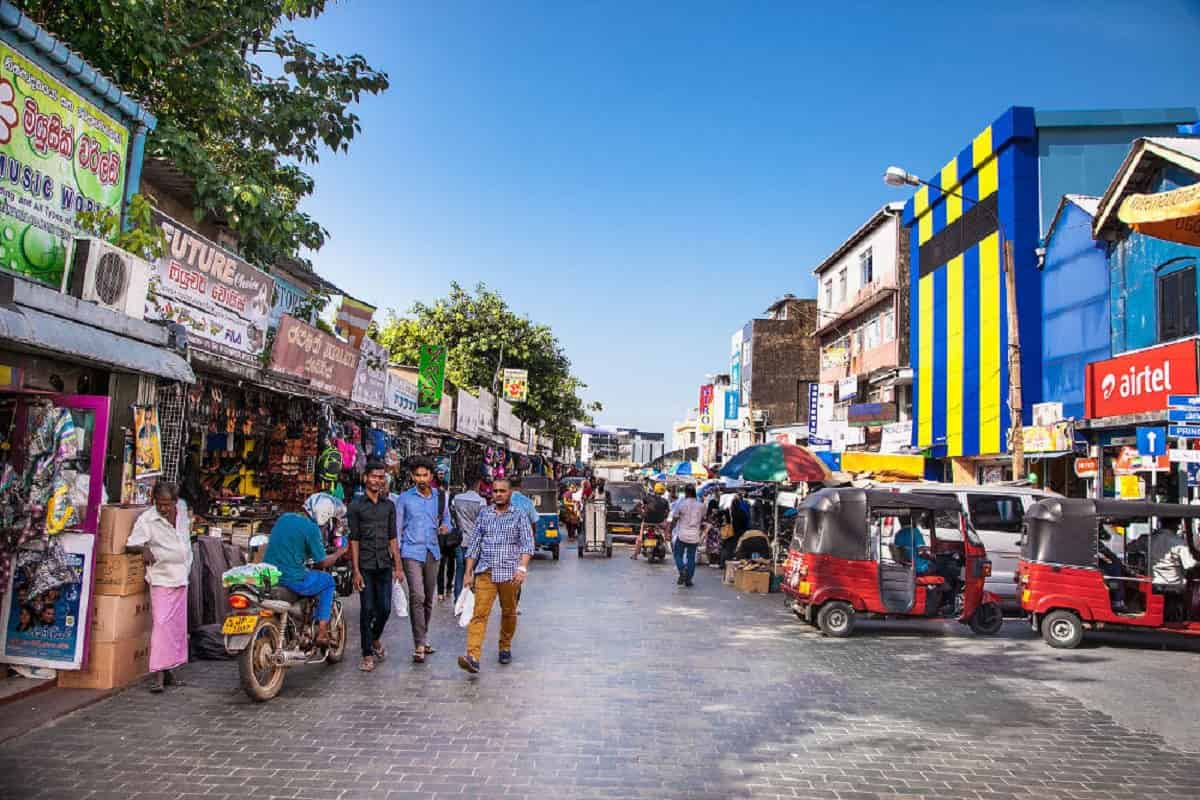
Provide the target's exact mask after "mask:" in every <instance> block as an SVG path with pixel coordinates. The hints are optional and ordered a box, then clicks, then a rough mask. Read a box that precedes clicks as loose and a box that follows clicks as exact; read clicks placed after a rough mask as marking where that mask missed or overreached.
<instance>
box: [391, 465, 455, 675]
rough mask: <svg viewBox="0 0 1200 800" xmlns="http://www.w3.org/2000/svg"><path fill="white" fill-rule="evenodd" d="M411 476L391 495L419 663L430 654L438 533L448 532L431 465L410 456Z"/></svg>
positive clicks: (414, 654) (437, 557)
mask: <svg viewBox="0 0 1200 800" xmlns="http://www.w3.org/2000/svg"><path fill="white" fill-rule="evenodd" d="M409 469H410V470H411V475H412V479H413V482H414V483H415V484H416V486H414V487H413V488H411V489H409V490H408V491H407V492H404V493H403V494H399V495H395V496H394V497H393V500H392V502H393V503H395V505H396V533H397V537H398V538H399V540H400V559H401V561H402V562H403V564H404V575H405V577H406V578H407V580H408V609H409V622H410V623H411V624H412V634H413V661H414V662H416V663H418V664H422V663H424V662H425V657H426V656H430V655H433V652H434V650H433V648H432V647H430V646H429V642H428V641H427V637H428V635H429V620H430V618H431V617H432V616H433V597H434V593H435V591H436V590H437V573H438V560H439V559H441V557H442V547H441V544H440V542H439V541H438V534H439V533H449V532H450V528H449V520H447V519H446V507H445V505H444V504H443V503H442V496H441V495H442V493H441V491H440V490H437V489H434V488H433V487H432V485H431V484H432V482H433V464H432V463H431V462H430V461H429V460H428V459H424V458H417V459H413V461H412V463H411V466H410V467H409Z"/></svg>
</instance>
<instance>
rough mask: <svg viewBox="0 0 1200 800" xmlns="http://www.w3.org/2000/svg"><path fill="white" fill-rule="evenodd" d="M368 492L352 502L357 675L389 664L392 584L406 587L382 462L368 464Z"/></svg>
mask: <svg viewBox="0 0 1200 800" xmlns="http://www.w3.org/2000/svg"><path fill="white" fill-rule="evenodd" d="M363 482H364V491H363V493H362V494H361V495H359V496H358V497H356V498H354V500H352V501H351V502H350V507H349V509H348V510H347V511H346V523H347V525H348V526H349V527H350V566H351V569H352V570H353V574H354V588H355V589H356V590H357V591H358V604H359V615H358V635H359V639H360V640H361V643H362V662H361V664H360V665H359V669H361V670H362V671H363V672H373V671H374V670H375V665H376V664H377V663H378V662H380V661H383V660H384V659H385V658H387V648H386V647H384V646H383V629H384V627H385V626H386V625H387V621H388V617H389V616H390V615H391V613H392V581H393V580H397V581H403V580H404V571H403V570H402V569H401V568H400V548H399V546H398V544H397V540H396V507H395V506H394V505H392V502H391V499H390V498H389V497H388V495H387V469H386V468H385V467H384V465H383V464H381V463H379V462H378V461H371V462H369V463H368V464H367V468H366V471H365V473H364V475H363Z"/></svg>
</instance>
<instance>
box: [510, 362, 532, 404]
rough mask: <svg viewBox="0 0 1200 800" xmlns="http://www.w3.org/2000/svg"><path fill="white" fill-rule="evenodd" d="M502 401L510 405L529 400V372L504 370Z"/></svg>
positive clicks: (524, 370)
mask: <svg viewBox="0 0 1200 800" xmlns="http://www.w3.org/2000/svg"><path fill="white" fill-rule="evenodd" d="M504 399H505V400H507V401H508V402H510V403H524V402H526V401H527V400H529V370H526V369H506V370H504Z"/></svg>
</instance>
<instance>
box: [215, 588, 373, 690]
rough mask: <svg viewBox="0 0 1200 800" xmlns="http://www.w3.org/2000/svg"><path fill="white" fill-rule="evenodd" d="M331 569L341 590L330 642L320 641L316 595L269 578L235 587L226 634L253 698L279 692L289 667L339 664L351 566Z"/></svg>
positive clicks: (343, 649) (343, 651)
mask: <svg viewBox="0 0 1200 800" xmlns="http://www.w3.org/2000/svg"><path fill="white" fill-rule="evenodd" d="M331 572H332V573H333V575H334V583H335V586H336V590H335V593H334V600H333V614H332V616H331V617H330V619H329V637H330V639H331V640H332V642H333V644H332V645H331V646H329V647H322V646H320V645H318V644H317V641H316V638H317V621H316V620H315V619H314V618H313V611H314V609H315V608H316V602H317V599H316V598H315V597H301V596H299V595H297V594H296V593H295V592H293V591H292V590H290V589H287V588H285V587H283V586H279V585H272V584H271V583H270V581H269V580H267V581H266V582H265V583H264V585H263V586H261V587H260V586H255V585H251V584H248V583H247V584H238V585H236V586H233V587H231V588H230V592H229V613H228V614H227V615H226V617H225V622H224V624H223V625H222V626H221V633H223V634H224V636H225V649H226V651H228V652H229V653H230V654H231V655H234V656H236V657H237V662H238V676H239V678H240V680H241V684H242V689H243V690H244V691H245V692H246V694H247V695H248V696H249V697H250V699H251V700H255V701H257V702H263V701H266V700H270V699H271V698H273V697H275V696H276V695H278V694H279V692H280V690H282V689H283V679H284V675H285V673H286V672H287V670H288V669H289V668H290V667H296V666H300V665H302V664H336V663H338V662H339V661H341V660H342V659H343V658H344V657H345V655H346V619H345V616H344V615H343V613H342V603H341V600H340V599H339V598H340V597H344V596H346V595H348V594H349V593H350V582H351V579H350V575H349V572H350V570H349V567H347V566H346V565H344V564H339V565H337V566H335V567H334V568H333V569H332V570H331ZM343 590H344V591H343Z"/></svg>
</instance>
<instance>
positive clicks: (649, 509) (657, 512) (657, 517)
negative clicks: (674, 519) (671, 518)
mask: <svg viewBox="0 0 1200 800" xmlns="http://www.w3.org/2000/svg"><path fill="white" fill-rule="evenodd" d="M670 513H671V506H670V505H669V504H668V503H667V501H666V499H665V498H662V497H659V496H658V495H656V494H652V495H650V496H649V497H648V498H646V500H645V501H644V502H643V503H642V519H644V520H645V521H646V522H649V523H651V524H652V525H657V524H659V523H660V522H666V521H667V516H668V515H669V514H670Z"/></svg>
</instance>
